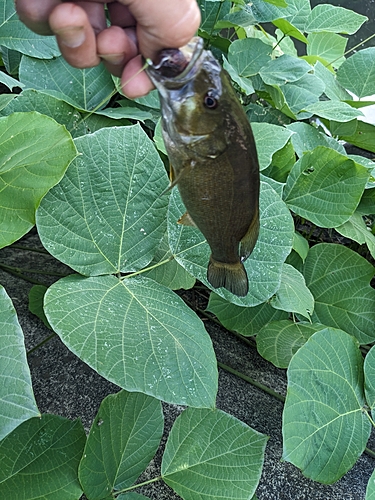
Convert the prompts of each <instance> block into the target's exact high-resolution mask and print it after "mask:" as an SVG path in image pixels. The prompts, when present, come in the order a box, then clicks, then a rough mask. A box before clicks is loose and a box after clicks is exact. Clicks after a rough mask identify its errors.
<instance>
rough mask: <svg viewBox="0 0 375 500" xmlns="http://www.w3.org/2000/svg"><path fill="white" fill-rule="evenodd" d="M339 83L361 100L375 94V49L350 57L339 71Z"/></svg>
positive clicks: (371, 48)
mask: <svg viewBox="0 0 375 500" xmlns="http://www.w3.org/2000/svg"><path fill="white" fill-rule="evenodd" d="M337 81H338V82H339V83H340V84H341V85H342V86H343V87H345V88H346V89H348V90H350V91H351V92H353V94H355V95H356V96H357V97H359V98H361V97H366V96H369V95H373V94H375V47H369V48H367V49H363V50H359V51H358V52H356V53H355V54H353V55H352V56H351V57H349V58H348V59H347V60H346V61H345V62H344V63H343V64H342V65H341V66H340V68H339V70H338V71H337Z"/></svg>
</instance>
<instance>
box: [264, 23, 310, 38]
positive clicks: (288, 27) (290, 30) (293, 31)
mask: <svg viewBox="0 0 375 500" xmlns="http://www.w3.org/2000/svg"><path fill="white" fill-rule="evenodd" d="M272 24H274V25H275V26H276V27H277V28H279V30H281V31H282V32H283V33H284V35H286V36H292V37H293V38H295V39H296V40H299V41H300V42H303V43H308V40H307V38H306V37H305V35H304V34H303V33H302V32H301V31H300V30H299V29H298V28H296V27H295V26H293V24H292V23H290V22H289V21H287V20H286V19H276V20H275V21H272Z"/></svg>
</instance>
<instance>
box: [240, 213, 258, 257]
mask: <svg viewBox="0 0 375 500" xmlns="http://www.w3.org/2000/svg"><path fill="white" fill-rule="evenodd" d="M258 236H259V213H258V210H257V211H256V214H255V215H254V217H253V220H252V221H251V223H250V226H249V229H248V230H247V233H246V234H245V236H244V237H243V238H242V240H241V243H240V257H241V261H242V262H243V261H244V260H246V259H247V258H248V257H249V256H250V254H251V252H252V251H253V250H254V247H255V244H256V242H257V239H258Z"/></svg>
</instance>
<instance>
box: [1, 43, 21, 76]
mask: <svg viewBox="0 0 375 500" xmlns="http://www.w3.org/2000/svg"><path fill="white" fill-rule="evenodd" d="M1 58H2V60H3V63H4V66H5V69H6V71H7V73H8V75H12V76H14V77H17V76H18V68H19V66H20V62H21V58H22V54H21V53H20V52H18V51H17V50H11V49H8V48H7V47H4V46H2V47H1Z"/></svg>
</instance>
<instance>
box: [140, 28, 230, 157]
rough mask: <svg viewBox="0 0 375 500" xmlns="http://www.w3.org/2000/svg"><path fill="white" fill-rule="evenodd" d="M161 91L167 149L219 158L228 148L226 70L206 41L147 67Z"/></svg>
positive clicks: (173, 51) (193, 43) (163, 54)
mask: <svg viewBox="0 0 375 500" xmlns="http://www.w3.org/2000/svg"><path fill="white" fill-rule="evenodd" d="M146 71H147V73H148V75H149V76H150V78H151V80H152V82H153V83H154V85H155V87H156V88H157V89H158V91H159V96H160V101H161V110H162V128H163V136H164V140H165V143H166V146H167V149H168V146H169V148H170V149H171V148H174V149H177V148H178V149H180V150H181V148H182V149H185V150H188V154H189V156H190V157H191V156H192V155H196V156H198V157H202V156H203V157H210V158H216V157H217V156H219V155H220V154H221V153H222V152H223V151H224V150H225V149H226V148H227V145H228V140H227V137H226V133H225V109H226V108H227V107H228V106H226V99H227V98H226V93H225V81H223V69H222V67H221V66H220V64H219V63H218V62H217V60H216V59H215V58H214V56H213V55H212V53H211V52H210V51H208V50H204V48H203V40H202V39H201V38H199V37H194V38H193V39H192V40H191V41H190V42H189V43H188V44H187V45H185V46H184V47H182V48H180V49H165V50H162V51H161V52H160V54H159V59H158V61H156V62H155V63H153V64H150V65H149V67H148V68H147V70H146Z"/></svg>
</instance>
